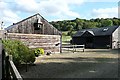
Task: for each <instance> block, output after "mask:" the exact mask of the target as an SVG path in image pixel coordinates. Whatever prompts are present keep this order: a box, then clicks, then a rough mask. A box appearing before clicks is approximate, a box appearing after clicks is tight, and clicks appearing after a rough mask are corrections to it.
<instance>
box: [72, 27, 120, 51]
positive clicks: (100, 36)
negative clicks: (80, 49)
mask: <svg viewBox="0 0 120 80" xmlns="http://www.w3.org/2000/svg"><path fill="white" fill-rule="evenodd" d="M119 34H120V27H119V26H109V27H102V28H93V29H82V30H79V31H78V32H76V33H75V34H74V35H73V36H72V44H77V45H83V44H84V45H85V48H96V49H99V48H100V49H101V48H112V49H117V48H120V37H119Z"/></svg>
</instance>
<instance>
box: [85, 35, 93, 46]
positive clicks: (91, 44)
mask: <svg viewBox="0 0 120 80" xmlns="http://www.w3.org/2000/svg"><path fill="white" fill-rule="evenodd" d="M85 48H93V37H86V44H85Z"/></svg>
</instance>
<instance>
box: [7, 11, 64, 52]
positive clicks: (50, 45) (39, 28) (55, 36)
mask: <svg viewBox="0 0 120 80" xmlns="http://www.w3.org/2000/svg"><path fill="white" fill-rule="evenodd" d="M5 30H6V31H7V35H6V36H7V38H10V39H18V40H21V41H22V42H24V43H25V44H26V45H27V46H29V47H30V48H43V49H44V50H45V51H46V52H47V51H51V52H56V53H60V52H61V50H62V49H61V44H62V42H61V41H62V40H61V37H62V36H61V32H60V31H58V30H57V29H56V28H55V27H53V26H52V25H51V24H50V23H49V22H48V21H47V20H46V19H44V18H43V17H42V16H41V15H40V14H39V13H37V14H35V15H33V16H30V17H28V18H26V19H23V20H21V21H19V22H17V23H13V24H12V25H11V26H9V27H7V28H6V29H5Z"/></svg>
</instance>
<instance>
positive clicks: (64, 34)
mask: <svg viewBox="0 0 120 80" xmlns="http://www.w3.org/2000/svg"><path fill="white" fill-rule="evenodd" d="M67 33H68V31H63V32H62V34H63V35H62V43H63V44H64V43H68V44H69V43H70V40H71V39H72V38H71V36H68V35H67ZM73 33H74V34H75V33H76V31H73Z"/></svg>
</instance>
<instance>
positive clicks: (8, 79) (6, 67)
mask: <svg viewBox="0 0 120 80" xmlns="http://www.w3.org/2000/svg"><path fill="white" fill-rule="evenodd" d="M11 57H12V56H9V55H8V54H7V53H5V50H4V49H3V50H2V80H23V78H22V77H21V75H20V73H19V72H18V70H17V68H16V67H15V65H14V63H13V61H12V58H11Z"/></svg>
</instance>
